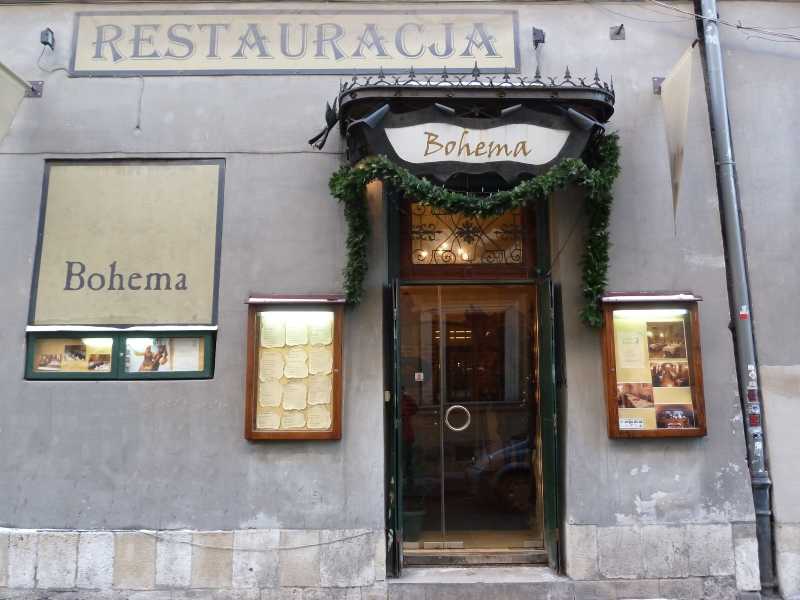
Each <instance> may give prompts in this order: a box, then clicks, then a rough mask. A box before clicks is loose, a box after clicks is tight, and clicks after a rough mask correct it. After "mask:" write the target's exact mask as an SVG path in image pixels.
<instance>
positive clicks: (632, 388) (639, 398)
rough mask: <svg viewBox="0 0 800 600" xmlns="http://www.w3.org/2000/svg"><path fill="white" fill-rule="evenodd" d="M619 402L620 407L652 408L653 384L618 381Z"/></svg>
mask: <svg viewBox="0 0 800 600" xmlns="http://www.w3.org/2000/svg"><path fill="white" fill-rule="evenodd" d="M617 403H618V404H619V406H620V408H651V407H652V406H654V403H653V386H652V385H651V384H649V383H618V384H617Z"/></svg>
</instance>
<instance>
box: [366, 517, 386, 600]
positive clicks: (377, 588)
mask: <svg viewBox="0 0 800 600" xmlns="http://www.w3.org/2000/svg"><path fill="white" fill-rule="evenodd" d="M380 533H381V536H383V532H380ZM388 587H389V586H388V585H387V584H386V582H385V581H379V582H377V583H375V584H374V585H371V586H369V587H364V588H361V600H386V599H387V597H388V595H389V590H388Z"/></svg>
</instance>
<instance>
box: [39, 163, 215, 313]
mask: <svg viewBox="0 0 800 600" xmlns="http://www.w3.org/2000/svg"><path fill="white" fill-rule="evenodd" d="M221 178H222V172H221V164H220V163H219V162H212V161H207V162H205V163H201V164H199V163H197V162H194V163H192V162H188V161H187V162H185V163H178V162H171V163H167V162H162V163H158V162H153V163H54V164H51V165H49V166H48V177H47V184H46V185H47V187H46V200H45V202H46V204H45V205H44V207H43V210H45V217H44V225H43V229H42V238H41V242H40V243H41V247H40V255H39V262H38V265H37V266H38V271H37V275H36V281H35V282H34V283H35V286H36V287H35V289H34V293H35V297H34V298H35V302H34V312H33V318H32V322H33V323H34V324H36V325H63V324H66V325H165V324H171V325H183V324H187V325H188V324H192V325H201V324H202V325H205V324H212V323H213V322H214V318H215V315H214V299H215V289H216V272H217V264H216V254H217V253H216V249H217V239H218V234H219V232H218V231H217V228H218V222H217V219H218V217H217V212H218V210H217V209H218V203H219V201H220V194H221V190H220V183H221V181H222V179H221Z"/></svg>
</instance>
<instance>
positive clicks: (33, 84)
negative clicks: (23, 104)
mask: <svg viewBox="0 0 800 600" xmlns="http://www.w3.org/2000/svg"><path fill="white" fill-rule="evenodd" d="M43 93H44V81H29V82H28V87H27V88H25V97H26V98H41V97H42V94H43Z"/></svg>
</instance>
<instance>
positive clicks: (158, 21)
mask: <svg viewBox="0 0 800 600" xmlns="http://www.w3.org/2000/svg"><path fill="white" fill-rule="evenodd" d="M476 64H477V65H478V68H479V69H480V70H481V71H482V72H487V73H500V72H504V71H506V70H507V71H509V72H519V33H518V25H517V12H516V11H514V10H459V11H455V10H418V11H400V10H395V11H376V10H347V11H345V10H342V11H320V10H203V11H152V12H151V11H138V12H130V11H120V12H116V11H114V12H111V11H108V12H79V13H77V14H76V17H75V32H74V40H73V49H72V60H71V64H70V71H71V74H72V75H73V76H78V77H80V76H102V75H106V76H125V75H128V76H131V75H222V74H229V75H248V74H262V75H263V74H293V73H294V74H303V73H309V74H311V73H321V74H345V75H353V74H356V73H377V72H378V71H379V70H380V69H383V71H384V72H385V73H391V72H399V71H407V70H408V69H409V68H410V67H412V66H413V67H414V69H416V70H417V71H418V72H425V71H440V70H442V68H444V67H447V69H448V70H449V71H454V72H459V71H460V72H468V71H470V70H472V69H473V67H474V66H475V65H476Z"/></svg>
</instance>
